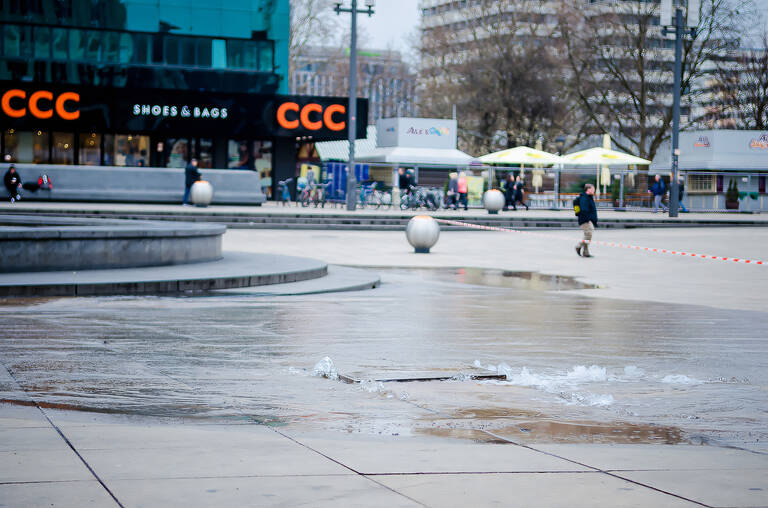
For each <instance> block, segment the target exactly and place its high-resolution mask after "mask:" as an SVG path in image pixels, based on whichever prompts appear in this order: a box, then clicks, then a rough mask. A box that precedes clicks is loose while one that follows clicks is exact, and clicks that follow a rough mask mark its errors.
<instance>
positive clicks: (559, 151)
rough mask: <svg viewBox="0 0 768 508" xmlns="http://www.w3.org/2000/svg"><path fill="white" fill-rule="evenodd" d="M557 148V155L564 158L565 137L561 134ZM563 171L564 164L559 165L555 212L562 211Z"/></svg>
mask: <svg viewBox="0 0 768 508" xmlns="http://www.w3.org/2000/svg"><path fill="white" fill-rule="evenodd" d="M555 146H557V155H559V156H561V157H562V155H563V148H565V136H563V135H562V134H560V135H559V136H558V137H557V138H555ZM562 170H563V164H562V163H558V164H557V169H556V170H555V204H554V207H553V208H554V209H555V210H559V209H560V173H561V171H562Z"/></svg>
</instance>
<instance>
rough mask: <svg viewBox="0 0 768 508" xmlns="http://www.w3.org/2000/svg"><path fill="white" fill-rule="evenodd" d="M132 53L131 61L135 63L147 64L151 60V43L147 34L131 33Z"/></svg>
mask: <svg viewBox="0 0 768 508" xmlns="http://www.w3.org/2000/svg"><path fill="white" fill-rule="evenodd" d="M132 35H133V37H132V40H133V55H132V56H131V58H132V60H131V61H132V62H133V63H136V64H148V63H150V62H151V61H152V44H151V42H150V37H149V34H132Z"/></svg>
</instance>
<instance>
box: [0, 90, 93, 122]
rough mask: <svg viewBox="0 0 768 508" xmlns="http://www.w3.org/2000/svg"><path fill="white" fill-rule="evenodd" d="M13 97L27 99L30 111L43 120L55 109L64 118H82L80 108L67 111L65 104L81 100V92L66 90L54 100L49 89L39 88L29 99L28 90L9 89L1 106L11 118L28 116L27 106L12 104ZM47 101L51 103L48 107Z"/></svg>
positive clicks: (1, 101)
mask: <svg viewBox="0 0 768 508" xmlns="http://www.w3.org/2000/svg"><path fill="white" fill-rule="evenodd" d="M12 99H21V100H22V101H23V100H26V101H27V102H26V105H27V106H28V107H29V112H30V113H31V114H32V116H34V117H36V118H40V119H43V120H45V119H48V118H51V117H52V116H53V112H54V111H56V114H57V115H58V116H59V117H60V118H61V119H63V120H77V119H78V118H80V110H79V109H76V110H75V111H67V109H66V108H65V105H66V104H67V103H68V102H73V103H75V104H77V103H79V102H80V94H79V93H76V92H64V93H62V94H59V96H58V97H57V98H56V100H54V98H53V93H51V92H49V91H47V90H39V91H37V92H34V93H32V94H31V95H30V96H29V100H27V92H25V91H24V90H17V89H12V90H8V91H7V92H5V93H4V94H3V97H2V98H1V99H0V108H2V110H3V113H5V114H6V115H8V116H10V117H11V118H22V117H24V116H27V108H26V107H13V105H11V100H12ZM43 101H44V102H43ZM17 102H18V101H17ZM45 102H47V103H49V104H48V105H47V107H44V106H43V104H45Z"/></svg>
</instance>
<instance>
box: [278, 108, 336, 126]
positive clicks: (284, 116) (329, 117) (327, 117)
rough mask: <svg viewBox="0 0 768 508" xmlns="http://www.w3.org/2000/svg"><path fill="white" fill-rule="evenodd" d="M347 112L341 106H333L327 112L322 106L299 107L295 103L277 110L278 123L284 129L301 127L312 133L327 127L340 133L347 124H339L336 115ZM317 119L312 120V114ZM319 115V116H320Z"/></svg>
mask: <svg viewBox="0 0 768 508" xmlns="http://www.w3.org/2000/svg"><path fill="white" fill-rule="evenodd" d="M346 112H347V108H345V107H344V106H342V105H341V104H331V105H330V106H328V107H327V108H325V111H323V107H322V106H321V105H320V104H315V103H312V102H311V103H309V104H307V105H306V106H304V107H301V106H299V105H298V104H296V103H295V102H284V103H283V104H281V105H280V107H279V108H277V123H278V124H280V127H283V128H284V129H289V130H293V129H298V128H299V125H301V126H303V127H304V128H305V129H307V130H310V131H317V130H320V129H322V128H323V125H325V126H326V127H327V128H328V129H330V130H332V131H340V130H343V129H344V127H346V125H347V123H346V122H343V121H342V122H337V121H335V120H334V119H333V116H334V115H335V114H337V113H338V114H340V115H343V114H345V113H346ZM289 113H290V116H291V117H293V119H292V120H289V119H288V116H289ZM312 113H316V115H313V116H314V117H315V118H316V119H315V120H313V119H312V118H310V116H309V115H310V114H312ZM318 115H319V116H318Z"/></svg>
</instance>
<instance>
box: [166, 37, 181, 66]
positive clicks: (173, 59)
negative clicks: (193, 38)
mask: <svg viewBox="0 0 768 508" xmlns="http://www.w3.org/2000/svg"><path fill="white" fill-rule="evenodd" d="M165 63H167V64H171V65H178V63H179V39H178V38H177V37H170V36H169V37H166V38H165Z"/></svg>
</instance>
